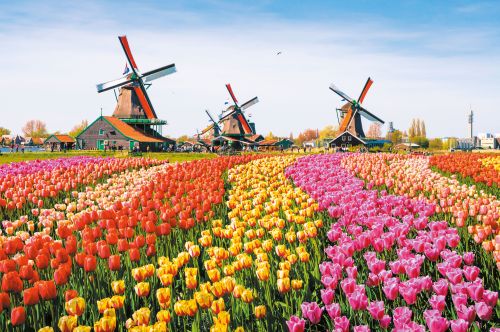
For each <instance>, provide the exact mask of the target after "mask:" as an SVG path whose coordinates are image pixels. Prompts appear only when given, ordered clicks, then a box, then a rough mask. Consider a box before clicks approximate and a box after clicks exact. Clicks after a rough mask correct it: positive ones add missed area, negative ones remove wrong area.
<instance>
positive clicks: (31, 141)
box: [24, 137, 43, 146]
mask: <svg viewBox="0 0 500 332" xmlns="http://www.w3.org/2000/svg"><path fill="white" fill-rule="evenodd" d="M24 139H25V141H24V145H25V146H37V145H43V138H41V137H25V138H24Z"/></svg>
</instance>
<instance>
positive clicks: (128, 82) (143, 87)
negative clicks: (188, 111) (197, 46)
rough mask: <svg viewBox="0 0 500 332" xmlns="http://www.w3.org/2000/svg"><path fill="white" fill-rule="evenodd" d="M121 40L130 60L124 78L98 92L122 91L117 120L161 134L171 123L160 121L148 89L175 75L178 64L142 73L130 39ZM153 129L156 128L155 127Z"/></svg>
mask: <svg viewBox="0 0 500 332" xmlns="http://www.w3.org/2000/svg"><path fill="white" fill-rule="evenodd" d="M118 40H119V41H120V44H121V45H122V48H123V51H124V53H125V57H126V58H127V64H126V67H125V71H124V73H123V75H124V76H123V77H121V78H119V79H116V80H113V81H109V82H106V83H101V84H97V92H98V93H101V92H105V91H108V90H112V89H117V88H119V89H120V91H119V96H118V98H117V104H116V107H115V111H114V113H113V117H117V118H119V119H120V120H122V121H124V122H126V123H128V124H130V125H132V126H134V127H135V128H136V129H139V127H140V128H141V129H142V130H144V131H145V132H147V133H149V134H154V135H155V134H158V130H159V131H160V132H161V126H162V125H165V124H167V122H166V121H165V120H160V119H158V117H157V114H156V111H155V109H154V107H153V104H152V103H151V99H150V98H149V96H148V93H147V88H148V87H149V86H150V85H151V82H152V81H154V80H156V79H158V78H160V77H163V76H166V75H170V74H173V73H175V72H176V68H175V64H170V65H167V66H163V67H160V68H157V69H153V70H150V71H147V72H145V73H141V72H140V71H139V68H138V66H137V64H136V62H135V60H134V57H133V56H132V52H131V50H130V46H129V44H128V40H127V36H120V37H118ZM153 126H154V127H155V128H152V127H153Z"/></svg>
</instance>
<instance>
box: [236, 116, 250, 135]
mask: <svg viewBox="0 0 500 332" xmlns="http://www.w3.org/2000/svg"><path fill="white" fill-rule="evenodd" d="M236 118H237V119H238V121H239V122H240V123H241V126H242V127H243V131H244V132H245V134H253V131H252V128H251V127H250V125H249V124H248V121H247V119H246V118H245V116H244V115H243V113H240V114H238V115H237V116H236Z"/></svg>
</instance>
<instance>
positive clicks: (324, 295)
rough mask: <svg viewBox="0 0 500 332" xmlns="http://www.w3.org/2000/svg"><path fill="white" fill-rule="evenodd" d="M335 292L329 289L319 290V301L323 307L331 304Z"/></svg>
mask: <svg viewBox="0 0 500 332" xmlns="http://www.w3.org/2000/svg"><path fill="white" fill-rule="evenodd" d="M334 295H335V292H334V291H333V290H331V289H322V290H321V300H322V301H323V303H324V304H325V305H328V304H331V303H332V302H333V299H334Z"/></svg>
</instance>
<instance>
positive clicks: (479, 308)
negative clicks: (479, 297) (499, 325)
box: [474, 302, 493, 321]
mask: <svg viewBox="0 0 500 332" xmlns="http://www.w3.org/2000/svg"><path fill="white" fill-rule="evenodd" d="M474 307H475V309H476V313H477V316H478V317H479V318H480V319H481V320H486V321H488V320H490V319H491V315H492V314H493V308H492V307H490V306H489V305H487V304H486V303H484V302H477V303H476V304H475V305H474Z"/></svg>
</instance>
